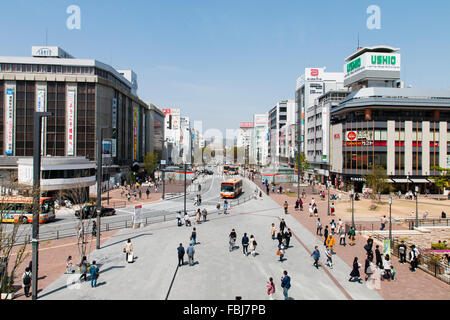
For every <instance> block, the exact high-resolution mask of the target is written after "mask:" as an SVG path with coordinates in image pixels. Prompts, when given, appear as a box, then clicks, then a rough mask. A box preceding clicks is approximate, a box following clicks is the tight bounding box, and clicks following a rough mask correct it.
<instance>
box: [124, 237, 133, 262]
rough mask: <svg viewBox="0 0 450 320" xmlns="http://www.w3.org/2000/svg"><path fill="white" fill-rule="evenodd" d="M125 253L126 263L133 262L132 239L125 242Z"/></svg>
mask: <svg viewBox="0 0 450 320" xmlns="http://www.w3.org/2000/svg"><path fill="white" fill-rule="evenodd" d="M123 251H124V252H125V261H127V262H133V245H132V244H131V239H128V240H127V242H125V248H124V249H123ZM130 258H131V259H130Z"/></svg>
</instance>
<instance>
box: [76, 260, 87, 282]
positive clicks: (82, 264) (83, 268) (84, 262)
mask: <svg viewBox="0 0 450 320" xmlns="http://www.w3.org/2000/svg"><path fill="white" fill-rule="evenodd" d="M78 266H79V267H80V273H81V276H80V280H81V279H83V280H84V281H86V280H87V279H86V274H87V270H88V263H87V258H86V256H84V257H83V258H82V259H81V262H80V264H79V265H78Z"/></svg>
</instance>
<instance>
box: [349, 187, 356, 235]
mask: <svg viewBox="0 0 450 320" xmlns="http://www.w3.org/2000/svg"><path fill="white" fill-rule="evenodd" d="M350 198H351V200H352V227H353V228H354V227H355V213H354V211H355V210H354V198H355V190H354V189H352V191H351V192H350Z"/></svg>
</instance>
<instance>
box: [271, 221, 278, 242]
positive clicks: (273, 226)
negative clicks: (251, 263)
mask: <svg viewBox="0 0 450 320" xmlns="http://www.w3.org/2000/svg"><path fill="white" fill-rule="evenodd" d="M276 233H277V228H275V223H272V227H271V228H270V235H271V236H272V240H275V235H276Z"/></svg>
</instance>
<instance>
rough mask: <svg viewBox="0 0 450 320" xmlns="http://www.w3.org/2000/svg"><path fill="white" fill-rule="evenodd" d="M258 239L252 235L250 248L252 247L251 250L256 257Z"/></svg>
mask: <svg viewBox="0 0 450 320" xmlns="http://www.w3.org/2000/svg"><path fill="white" fill-rule="evenodd" d="M256 246H257V243H256V240H255V237H254V236H253V235H251V236H250V244H249V248H250V252H251V254H252V256H253V257H256Z"/></svg>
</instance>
